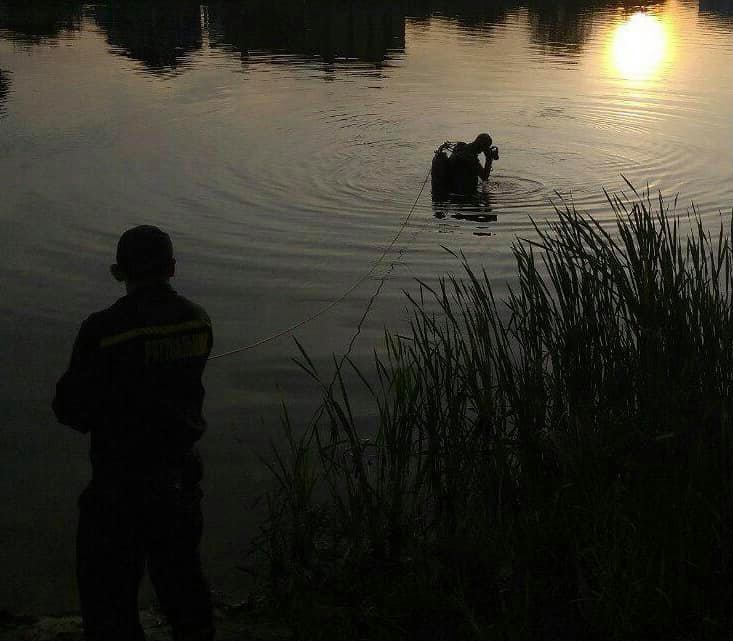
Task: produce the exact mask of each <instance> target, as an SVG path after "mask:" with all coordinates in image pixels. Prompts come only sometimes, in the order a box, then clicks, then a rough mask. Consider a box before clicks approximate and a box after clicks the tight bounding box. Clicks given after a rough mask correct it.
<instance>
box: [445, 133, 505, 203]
mask: <svg viewBox="0 0 733 641" xmlns="http://www.w3.org/2000/svg"><path fill="white" fill-rule="evenodd" d="M446 149H451V150H452V153H451V155H450V156H448V155H447V154H446V152H445V150H446ZM481 154H484V158H485V162H484V164H483V165H482V164H481V161H480V160H479V156H480V155H481ZM498 159H499V150H498V148H497V147H494V146H493V140H492V139H491V136H490V135H489V134H487V133H482V134H479V135H478V136H476V139H475V140H474V141H473V142H469V143H466V142H456V143H444V144H443V145H441V146H440V147H439V148H438V149H437V151H436V152H435V156H434V157H433V164H432V184H433V195H441V194H448V193H453V194H463V195H468V194H473V193H474V192H475V191H476V188H477V187H478V181H479V180H481V181H484V180H487V179H488V177H489V175H490V174H491V169H492V163H493V161H494V160H498Z"/></svg>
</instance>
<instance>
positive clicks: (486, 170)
mask: <svg viewBox="0 0 733 641" xmlns="http://www.w3.org/2000/svg"><path fill="white" fill-rule="evenodd" d="M484 158H485V159H486V162H485V163H484V166H483V167H481V170H480V172H479V178H481V180H488V178H489V174H491V162H492V160H491V156H488V155H486V154H484ZM479 166H480V163H479Z"/></svg>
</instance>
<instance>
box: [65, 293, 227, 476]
mask: <svg viewBox="0 0 733 641" xmlns="http://www.w3.org/2000/svg"><path fill="white" fill-rule="evenodd" d="M212 342H213V339H212V333H211V321H210V319H209V317H208V315H207V314H206V312H205V311H204V309H203V308H201V307H200V306H198V305H196V304H195V303H192V302H191V301H189V300H187V299H186V298H184V297H183V296H179V295H178V294H177V293H176V292H175V291H174V290H173V289H172V288H171V287H170V285H168V284H167V283H160V284H156V285H151V286H146V287H143V288H140V289H137V290H135V291H134V292H133V293H131V294H128V295H127V296H124V297H123V298H121V299H119V300H118V301H117V302H116V303H115V304H114V305H112V306H111V307H109V308H107V309H105V310H103V311H100V312H97V313H94V314H92V315H91V316H89V318H87V319H86V320H85V321H84V323H83V324H82V326H81V329H80V330H79V334H78V336H77V339H76V342H75V344H74V349H73V353H72V357H71V363H70V365H69V368H68V370H67V371H66V372H65V373H64V375H63V376H62V377H61V379H60V380H59V382H58V384H57V386H56V397H55V398H54V402H53V409H54V412H55V413H56V416H57V417H58V419H59V421H61V423H64V424H65V425H69V426H71V427H73V428H74V429H76V430H79V431H81V432H91V450H90V455H91V460H92V467H93V476H94V481H95V482H105V481H112V482H118V481H121V482H123V483H124V482H134V481H144V480H145V479H146V478H149V477H150V475H153V476H154V475H155V474H157V473H159V472H160V471H161V470H166V469H178V470H180V471H184V472H185V474H186V475H187V476H188V478H187V479H185V481H188V482H190V483H196V482H197V481H198V480H200V476H201V470H200V463H199V460H198V456H197V455H196V454H195V453H194V451H193V445H194V443H195V442H196V441H197V440H198V439H199V438H200V437H201V435H202V434H203V432H204V429H205V428H206V422H205V420H204V418H203V416H202V403H203V398H204V388H203V386H202V384H201V374H202V372H203V369H204V365H205V364H206V359H207V357H208V355H209V353H210V351H211V347H212Z"/></svg>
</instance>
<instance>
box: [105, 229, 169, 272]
mask: <svg viewBox="0 0 733 641" xmlns="http://www.w3.org/2000/svg"><path fill="white" fill-rule="evenodd" d="M172 260H173V243H172V242H171V239H170V236H168V234H166V233H165V232H164V231H163V230H162V229H160V228H158V227H154V226H153V225H138V226H137V227H133V228H131V229H128V230H127V231H126V232H124V233H123V234H122V236H120V240H119V241H118V242H117V265H118V266H119V268H120V269H121V270H122V271H124V272H125V274H127V275H128V276H130V277H132V278H140V277H146V276H157V275H159V273H160V272H163V271H164V270H165V269H166V268H168V266H169V265H170V263H171V261H172Z"/></svg>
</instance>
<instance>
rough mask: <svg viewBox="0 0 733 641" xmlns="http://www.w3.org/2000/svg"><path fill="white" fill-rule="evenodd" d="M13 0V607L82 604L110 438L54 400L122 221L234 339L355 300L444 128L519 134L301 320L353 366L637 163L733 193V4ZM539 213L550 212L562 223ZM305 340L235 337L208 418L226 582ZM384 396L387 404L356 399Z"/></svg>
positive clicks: (5, 453)
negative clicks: (149, 229) (91, 441)
mask: <svg viewBox="0 0 733 641" xmlns="http://www.w3.org/2000/svg"><path fill="white" fill-rule="evenodd" d="M309 5H311V3H309V2H305V3H303V2H300V1H299V2H295V1H293V2H287V1H286V2H264V1H262V2H251V1H247V0H242V1H241V2H234V1H232V2H212V3H209V4H200V3H199V2H190V1H188V0H178V1H173V0H168V1H156V2H142V1H140V2H138V1H135V0H130V1H122V0H118V1H110V2H105V1H100V2H98V3H96V4H86V3H83V2H77V1H75V0H56V1H55V2H52V3H49V2H40V1H37V0H0V230H1V233H0V288H1V290H0V293H1V295H0V332H1V337H2V340H1V341H0V356H1V357H2V363H3V365H4V368H5V373H4V375H3V376H2V381H1V382H0V409H1V410H2V417H3V418H2V420H3V425H2V431H1V432H0V469H2V471H3V475H2V478H3V482H2V484H1V485H0V505H2V517H1V521H0V567H1V568H2V569H3V570H2V571H3V581H2V582H0V610H2V609H11V610H15V611H17V610H25V611H31V612H33V611H59V610H65V609H71V608H75V607H76V596H75V584H74V574H73V572H74V571H73V554H74V544H73V541H74V530H75V522H76V504H75V501H76V497H77V495H78V494H79V492H80V491H81V489H82V487H83V486H84V484H85V482H86V480H87V478H88V474H89V469H88V463H87V442H86V439H85V438H83V437H81V436H80V435H78V434H76V433H74V432H71V431H70V430H66V429H65V428H62V427H60V426H58V425H57V424H56V423H55V420H54V418H53V416H52V414H51V410H50V399H51V397H52V396H53V390H54V384H55V382H56V379H57V378H58V376H59V375H60V373H61V372H62V370H63V368H64V367H65V365H66V361H67V359H68V355H69V352H70V349H71V343H72V340H73V338H74V335H75V332H76V330H77V329H78V326H79V323H80V322H81V320H82V319H83V318H84V317H85V316H86V315H87V314H89V313H90V312H91V311H94V310H95V309H99V308H101V307H104V306H107V305H109V304H110V303H112V302H113V301H114V300H115V299H116V297H118V296H120V295H121V292H120V289H119V287H118V285H117V284H116V283H114V282H113V281H112V280H111V278H110V277H109V275H108V273H107V268H108V265H109V264H110V263H111V262H113V258H114V248H115V244H116V241H117V238H118V236H119V234H120V233H121V232H122V231H123V230H124V229H126V228H127V227H129V226H132V225H136V224H141V223H151V224H156V225H159V226H161V227H163V228H164V229H166V230H168V231H169V232H170V234H171V236H172V238H173V241H174V244H175V246H176V249H177V255H178V268H179V273H178V276H177V277H176V279H175V283H174V284H175V285H176V286H177V288H178V289H179V290H180V291H181V292H182V293H184V294H186V295H188V296H190V297H191V298H194V299H195V300H197V301H199V302H201V303H202V304H203V305H204V306H205V307H206V308H207V309H208V310H209V312H210V314H211V316H212V318H213V321H214V324H215V340H216V350H215V351H218V352H222V351H226V350H230V349H234V348H237V347H239V346H242V345H247V344H249V343H252V342H255V341H257V340H258V339H260V338H263V337H266V336H269V335H271V334H273V333H274V332H277V331H278V330H281V329H283V328H286V327H288V326H291V325H293V324H294V323H297V322H298V321H300V320H301V319H303V318H306V317H308V316H310V315H312V314H314V313H315V312H317V311H318V310H320V309H322V308H323V307H324V306H326V305H328V304H329V303H330V302H331V301H333V300H334V299H336V298H338V297H339V296H340V295H341V294H342V293H343V292H345V291H346V290H347V289H348V288H349V287H351V286H352V284H353V283H355V282H356V281H357V280H358V279H359V278H360V277H361V276H362V275H363V274H365V273H366V272H367V271H368V270H369V269H371V268H372V267H373V266H374V262H375V261H376V259H377V258H378V257H379V256H380V254H381V253H382V252H383V251H384V249H385V248H387V247H388V246H389V244H390V241H392V239H393V238H394V237H395V235H396V234H397V232H398V230H399V229H400V226H401V225H402V223H403V221H404V220H405V217H406V216H407V214H408V212H409V211H410V208H411V206H412V205H413V203H414V202H415V200H416V198H417V196H418V193H419V192H420V189H421V187H422V185H423V183H424V181H425V178H426V173H427V171H428V169H429V164H430V160H431V158H432V154H433V150H434V149H435V148H436V147H437V146H438V145H440V144H441V143H442V142H443V141H445V140H466V139H472V138H473V137H474V136H475V135H476V134H478V133H479V132H481V131H489V132H490V133H491V134H492V136H493V137H494V142H495V144H497V145H498V146H499V149H500V154H501V157H500V160H499V161H498V162H497V163H495V165H494V174H493V176H492V179H491V181H490V183H489V184H488V185H486V186H485V187H484V188H483V189H482V192H481V194H480V196H479V197H477V199H476V200H475V202H470V203H464V204H451V203H447V204H446V203H433V202H432V200H431V194H430V184H429V181H428V184H427V187H426V188H425V190H424V191H423V192H422V194H421V195H420V197H419V199H417V205H416V206H415V209H414V213H413V214H412V216H411V217H410V219H409V221H408V222H407V225H406V226H405V229H404V230H403V231H402V233H401V234H400V236H399V238H398V239H397V241H396V242H395V243H394V246H393V247H391V248H390V251H389V252H387V255H386V257H385V259H384V260H383V261H382V262H381V263H379V264H378V265H377V266H376V268H375V269H374V273H373V274H372V275H370V276H369V277H368V278H367V279H366V280H365V281H364V282H363V283H362V284H361V285H360V286H359V287H357V288H356V289H355V290H354V291H353V292H352V293H351V294H350V295H349V296H348V297H347V298H346V299H345V300H344V301H343V302H342V303H340V304H339V305H337V306H335V307H334V308H333V309H331V310H330V311H328V313H325V314H323V315H321V316H319V317H318V318H317V319H316V320H314V321H313V322H311V323H309V324H308V325H306V326H304V327H302V328H300V329H299V330H298V331H297V332H296V335H297V337H298V338H299V340H300V341H301V342H302V343H303V345H304V346H305V347H306V348H307V349H308V350H309V352H310V353H311V355H312V356H313V358H314V359H315V360H316V362H317V363H318V364H319V365H320V366H321V367H322V368H323V371H324V373H328V371H329V359H330V357H331V354H332V353H334V352H335V353H336V354H343V353H344V351H345V350H346V347H347V345H348V344H349V341H350V340H351V338H352V336H353V334H354V331H355V328H356V327H357V325H358V323H359V319H360V318H361V316H362V314H363V313H364V310H365V308H366V306H367V303H368V301H369V299H370V297H371V296H372V295H373V294H374V292H375V291H376V289H377V287H378V285H379V284H380V282H381V280H380V279H384V286H383V288H382V290H381V292H380V296H379V298H378V299H377V300H376V302H375V304H374V306H373V308H372V309H371V312H370V315H369V317H368V318H367V320H366V322H365V324H364V327H363V328H362V331H361V334H360V336H359V337H358V340H357V342H356V343H355V347H354V349H353V352H352V355H353V356H354V358H355V359H356V360H357V361H358V362H360V363H367V362H368V360H369V358H370V354H371V352H372V349H373V348H374V347H376V346H378V345H379V342H380V339H381V335H382V332H383V330H384V328H385V327H389V328H395V329H398V328H400V327H401V326H403V324H404V322H405V319H406V308H407V305H406V301H405V297H404V294H403V292H402V290H403V289H407V290H411V291H415V289H416V286H415V279H416V278H420V279H424V280H427V281H434V280H435V279H436V278H437V277H439V276H440V275H442V274H445V273H446V272H448V271H453V272H457V271H458V270H459V266H458V264H457V262H456V260H455V259H454V258H453V257H452V256H450V255H449V254H448V253H447V252H446V251H445V250H444V249H443V247H447V248H449V249H451V250H454V251H457V250H459V249H461V250H463V251H464V252H465V253H466V255H467V256H468V258H469V260H470V261H471V262H472V263H473V264H475V265H484V266H485V267H486V269H487V270H488V272H489V273H490V274H491V275H492V277H493V278H494V281H495V283H496V286H497V288H498V289H499V290H501V289H502V287H503V283H505V282H506V281H508V280H511V279H512V275H513V269H512V267H513V262H512V257H511V253H510V247H511V243H512V241H513V240H514V238H515V237H516V236H518V235H519V236H523V235H524V236H526V235H530V234H531V233H532V228H531V221H530V216H532V217H534V218H535V219H536V220H538V221H540V223H541V221H544V220H546V219H552V217H553V210H552V207H551V205H550V201H551V200H553V199H554V200H555V201H558V200H559V198H560V197H563V198H566V199H568V200H571V199H572V201H573V202H574V203H575V204H576V206H578V207H579V208H582V209H584V210H586V211H589V212H591V213H592V214H593V215H594V216H596V217H597V218H598V219H599V220H601V221H604V222H610V216H609V211H608V207H607V206H606V205H605V199H604V194H603V189H604V188H606V189H608V190H609V191H612V192H613V191H618V190H620V189H622V188H624V182H623V179H622V177H621V174H623V175H625V176H626V177H627V178H628V179H629V180H630V181H632V182H633V183H635V184H636V185H638V186H639V187H645V186H646V185H647V184H648V185H649V186H650V187H651V189H652V190H654V191H656V190H662V191H663V192H664V193H665V194H666V195H668V196H669V197H670V198H673V197H674V196H675V195H677V194H679V204H678V208H679V209H680V210H681V211H683V212H684V211H685V210H686V209H687V207H688V206H689V204H690V202H691V201H694V203H695V204H696V206H697V208H698V210H699V212H700V214H701V215H702V216H703V218H704V220H705V222H706V224H707V225H709V226H710V228H711V229H713V228H715V227H717V225H719V223H720V217H719V212H720V211H721V210H722V211H723V212H726V211H727V212H730V208H731V205H733V3H732V2H731V1H730V0H728V1H725V0H721V1H709V0H705V1H703V0H700V2H697V1H688V0H669V1H666V2H655V3H642V5H639V3H635V2H625V3H620V2H610V1H609V2H604V1H603V0H595V1H594V2H588V3H583V2H580V1H577V2H564V1H562V0H560V1H558V2H541V1H540V0H532V1H529V2H519V1H518V2H498V3H497V2H490V1H489V0H486V2H466V1H462V2H428V1H421V2H397V1H396V2H391V3H389V4H380V3H379V2H376V3H375V2H369V3H365V4H358V3H354V4H349V3H348V2H346V1H344V2H333V3H331V5H329V4H327V3H321V4H317V5H316V4H315V3H314V4H313V5H312V6H309ZM541 224H542V223H541ZM295 355H296V348H295V345H294V343H293V341H292V339H291V338H289V337H284V338H280V339H279V340H276V341H272V342H269V343H267V344H265V345H262V346H260V347H257V348H255V349H251V350H248V351H245V352H242V353H240V354H237V355H235V356H231V357H228V358H224V359H220V360H216V361H213V362H212V363H211V364H210V366H209V369H208V373H207V377H206V385H207V390H208V396H207V406H206V407H207V416H208V418H209V420H210V431H209V433H208V434H207V435H206V437H205V439H204V444H203V449H204V453H205V457H206V468H207V476H206V479H205V488H204V489H205V492H206V503H205V510H206V517H207V528H208V529H207V531H206V534H205V555H206V562H207V565H208V567H209V568H210V575H211V578H212V582H213V584H214V587H215V588H217V589H220V590H225V591H228V592H234V593H237V591H240V592H241V591H243V590H245V589H246V584H243V583H242V576H243V575H242V573H241V572H240V571H238V570H237V569H236V566H237V565H239V564H242V563H244V562H245V559H244V554H245V552H246V551H247V549H248V543H249V541H250V538H251V537H252V536H253V535H254V534H256V518H257V517H256V514H257V512H256V510H255V509H254V508H252V506H251V502H252V499H253V497H255V496H256V495H257V494H258V493H259V492H261V491H262V489H263V488H264V487H265V482H266V479H267V475H266V474H265V473H264V472H263V468H262V466H261V464H260V463H259V462H258V455H260V454H265V455H266V453H267V445H268V442H269V440H270V439H274V440H277V439H278V429H279V428H278V426H279V419H278V417H279V412H280V410H279V406H280V403H281V401H282V400H286V401H287V403H288V406H289V408H290V411H291V414H292V415H293V417H294V421H295V422H296V423H298V422H300V423H303V422H304V421H306V420H307V419H308V417H309V416H310V414H311V412H312V411H313V409H314V405H315V402H316V390H315V388H314V386H313V385H312V384H310V383H309V382H308V381H307V379H306V378H305V377H304V375H302V374H301V373H299V371H298V369H297V367H296V366H295V365H294V364H293V362H292V360H291V359H292V357H293V356H295ZM359 411H360V413H361V414H362V415H363V416H364V418H365V419H366V420H368V418H369V416H370V412H371V410H370V408H369V406H368V404H367V403H366V402H364V401H363V399H362V402H360V403H359Z"/></svg>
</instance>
